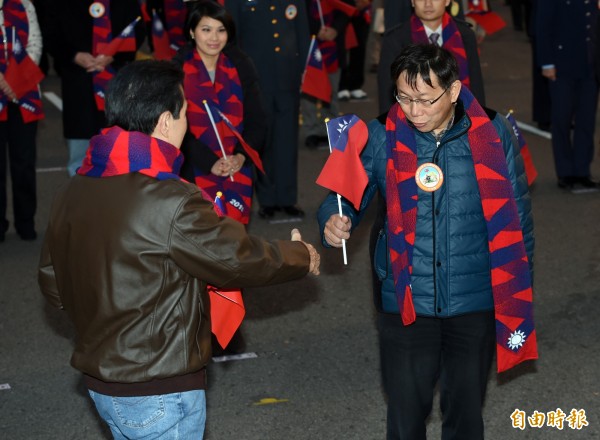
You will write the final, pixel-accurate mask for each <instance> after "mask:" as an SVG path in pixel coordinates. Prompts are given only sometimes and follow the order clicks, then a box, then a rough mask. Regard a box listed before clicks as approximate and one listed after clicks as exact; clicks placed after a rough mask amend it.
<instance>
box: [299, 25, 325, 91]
mask: <svg viewBox="0 0 600 440" xmlns="http://www.w3.org/2000/svg"><path fill="white" fill-rule="evenodd" d="M300 91H301V92H302V93H306V94H307V95H310V96H313V97H315V98H317V99H320V100H321V101H325V102H331V83H330V82H329V76H328V75H327V70H326V69H325V64H324V63H323V56H322V54H321V51H320V50H319V46H318V44H317V39H316V37H314V36H313V37H312V40H311V41H310V49H309V50H308V58H307V60H306V67H305V69H304V75H303V76H302V88H301V90H300Z"/></svg>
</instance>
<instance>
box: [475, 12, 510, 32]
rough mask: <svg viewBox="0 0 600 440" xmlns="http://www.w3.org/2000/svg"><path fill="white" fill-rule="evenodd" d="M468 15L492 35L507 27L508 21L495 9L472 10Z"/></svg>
mask: <svg viewBox="0 0 600 440" xmlns="http://www.w3.org/2000/svg"><path fill="white" fill-rule="evenodd" d="M467 17H470V18H472V19H473V20H474V21H475V22H477V24H478V25H479V26H481V27H482V28H483V30H484V31H485V33H486V34H487V35H492V34H493V33H495V32H498V31H499V30H500V29H502V28H504V27H506V22H505V21H504V20H503V19H502V17H500V16H499V15H498V14H496V13H495V12H493V11H488V12H482V13H478V12H472V13H469V14H467Z"/></svg>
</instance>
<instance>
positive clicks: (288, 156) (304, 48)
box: [225, 0, 310, 219]
mask: <svg viewBox="0 0 600 440" xmlns="http://www.w3.org/2000/svg"><path fill="white" fill-rule="evenodd" d="M225 8H226V9H227V10H228V11H229V13H230V14H231V16H232V17H233V21H234V22H235V24H236V30H237V39H238V41H237V42H238V45H239V47H240V48H241V49H242V50H243V51H244V52H245V53H247V54H248V55H249V56H250V58H251V59H252V61H254V65H255V66H256V68H257V70H258V77H259V80H260V89H261V92H262V96H263V102H264V104H265V111H266V113H267V126H268V127H269V128H268V130H267V141H266V144H265V149H264V153H263V157H262V159H263V165H264V168H265V172H266V174H265V175H262V174H259V175H258V178H257V182H256V195H257V197H258V201H259V203H260V210H259V215H260V216H261V217H262V218H265V219H270V218H273V216H274V215H275V213H276V212H278V211H282V212H283V213H284V214H286V215H287V216H290V217H303V216H304V211H303V210H302V209H301V208H300V207H298V206H297V205H296V203H297V201H298V117H299V110H300V81H301V78H302V72H303V70H304V65H305V62H306V56H307V54H308V47H309V44H310V35H309V32H308V19H307V14H306V4H305V0H272V1H270V2H266V1H260V0H257V1H246V0H225Z"/></svg>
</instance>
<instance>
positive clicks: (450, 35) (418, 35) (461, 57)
mask: <svg viewBox="0 0 600 440" xmlns="http://www.w3.org/2000/svg"><path fill="white" fill-rule="evenodd" d="M410 32H411V36H412V41H413V43H418V44H430V43H431V42H430V41H429V38H427V32H426V31H425V26H424V25H423V22H422V21H421V20H420V19H419V17H417V16H416V15H415V14H413V15H412V16H411V17H410ZM442 41H443V43H442V47H443V48H444V49H447V50H449V51H450V53H451V54H452V55H454V58H455V59H456V62H457V63H458V77H459V79H460V82H461V83H463V85H465V86H466V87H469V88H470V87H471V80H470V79H469V63H468V62H467V52H466V50H465V46H464V44H463V41H462V37H461V36H460V32H459V30H458V27H457V26H456V23H455V22H454V20H453V19H452V17H450V14H448V13H447V12H445V13H444V16H443V17H442Z"/></svg>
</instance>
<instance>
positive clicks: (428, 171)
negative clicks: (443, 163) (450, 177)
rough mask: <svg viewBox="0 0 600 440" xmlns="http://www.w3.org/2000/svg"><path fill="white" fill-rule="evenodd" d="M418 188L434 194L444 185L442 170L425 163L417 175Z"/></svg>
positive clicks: (434, 165) (432, 164)
mask: <svg viewBox="0 0 600 440" xmlns="http://www.w3.org/2000/svg"><path fill="white" fill-rule="evenodd" d="M415 180H416V181H417V186H418V187H419V188H421V189H422V190H423V191H427V192H433V191H436V190H438V189H439V188H440V187H441V186H442V183H444V173H443V172H442V169H441V168H440V167H438V166H437V165H436V164H434V163H424V164H423V165H421V166H420V167H419V168H417V172H416V173H415Z"/></svg>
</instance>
